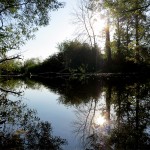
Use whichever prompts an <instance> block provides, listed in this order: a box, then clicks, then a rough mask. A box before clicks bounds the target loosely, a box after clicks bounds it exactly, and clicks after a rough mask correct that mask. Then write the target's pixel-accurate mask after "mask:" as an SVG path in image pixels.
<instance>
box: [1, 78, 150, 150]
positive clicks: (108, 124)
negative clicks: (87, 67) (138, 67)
mask: <svg viewBox="0 0 150 150" xmlns="http://www.w3.org/2000/svg"><path fill="white" fill-rule="evenodd" d="M1 80H2V81H1V84H0V85H1V88H2V89H1V97H0V98H1V99H7V102H6V103H5V107H4V102H2V101H1V104H0V107H1V111H0V117H1V118H0V119H1V120H0V121H2V120H5V123H4V124H2V123H1V124H0V127H1V128H0V131H1V134H2V133H3V134H4V135H6V134H8V133H9V134H10V133H11V134H12V135H13V134H16V132H17V136H20V137H21V136H23V135H26V134H27V132H26V130H28V127H31V124H34V122H37V120H38V119H40V121H43V122H45V121H48V122H49V123H50V124H51V126H52V134H53V136H57V137H58V136H59V137H60V138H62V139H66V141H67V143H68V144H66V145H63V146H62V148H63V149H64V150H89V149H90V150H97V149H108V150H109V149H110V150H111V149H116V150H120V149H135V150H138V149H142V150H146V149H149V146H150V128H149V125H150V111H149V110H150V82H149V80H148V79H144V80H143V79H142V80H139V79H138V80H134V81H133V80H131V79H130V80H129V79H117V80H116V79H107V80H104V79H99V78H90V79H82V80H77V79H72V80H69V79H59V78H57V79H38V80H37V79H34V80H33V79H32V80H31V79H26V80H18V79H17V80H13V79H8V80H6V79H1ZM6 89H7V91H6ZM8 89H9V90H8ZM11 91H15V92H18V91H20V92H21V93H20V94H19V95H17V94H16V93H15V94H14V93H11ZM4 97H5V98H4ZM8 100H9V101H10V102H9V103H8ZM11 102H16V103H17V105H15V107H14V104H13V105H12V103H11ZM29 110H30V111H29ZM4 114H5V115H4ZM25 116H26V117H25ZM37 118H38V119H37ZM10 124H11V125H10ZM18 124H19V125H18ZM4 126H8V127H7V128H6V127H4ZM10 126H11V128H10ZM18 132H19V133H18ZM30 143H31V142H30ZM4 144H5V143H3V147H4ZM28 149H32V148H29V147H28ZM39 149H42V148H39ZM47 149H48V148H47Z"/></svg>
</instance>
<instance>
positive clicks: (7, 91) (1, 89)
mask: <svg viewBox="0 0 150 150" xmlns="http://www.w3.org/2000/svg"><path fill="white" fill-rule="evenodd" d="M0 91H2V92H6V93H12V94H15V95H18V96H19V95H21V93H22V92H15V91H11V90H7V89H3V88H1V87H0Z"/></svg>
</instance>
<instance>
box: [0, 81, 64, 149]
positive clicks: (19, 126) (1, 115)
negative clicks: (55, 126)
mask: <svg viewBox="0 0 150 150" xmlns="http://www.w3.org/2000/svg"><path fill="white" fill-rule="evenodd" d="M3 81H6V82H1V84H0V85H1V88H0V149H6V150H7V149H16V150H17V149H18V150H21V149H29V150H30V149H31V150H34V149H35V150H37V149H39V150H48V149H51V150H58V149H61V146H62V145H64V144H66V140H64V139H61V138H60V137H55V136H53V135H52V127H51V124H50V123H49V122H42V121H40V118H38V117H37V116H36V113H37V112H36V110H32V109H30V108H28V106H27V105H26V104H24V103H23V101H22V100H21V94H22V92H20V91H19V92H17V91H15V87H17V86H18V85H19V86H22V85H24V83H23V82H21V81H20V80H12V79H11V80H10V79H9V80H3ZM6 83H7V84H6ZM8 83H9V84H8ZM32 87H33V88H34V87H35V86H32ZM10 94H14V95H16V96H17V98H16V100H11V99H10V98H9V96H10ZM19 98H20V100H19Z"/></svg>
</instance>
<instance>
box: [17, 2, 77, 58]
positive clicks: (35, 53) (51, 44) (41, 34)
mask: <svg viewBox="0 0 150 150" xmlns="http://www.w3.org/2000/svg"><path fill="white" fill-rule="evenodd" d="M59 1H60V0H59ZM61 1H63V2H66V5H65V7H64V8H61V9H58V11H54V12H51V13H50V14H51V21H50V25H48V26H46V27H42V28H40V29H39V31H38V32H36V33H35V39H33V40H30V41H27V42H26V44H25V45H24V46H22V47H21V48H20V51H21V52H22V53H21V55H22V56H23V58H24V59H28V58H35V57H39V58H40V59H45V58H47V57H48V56H50V55H52V54H54V53H56V52H58V50H57V48H56V47H57V44H58V43H61V42H63V41H65V40H70V39H72V38H73V36H74V31H75V26H73V24H72V21H71V17H72V15H71V13H72V9H73V8H75V6H76V3H77V0H61ZM16 53H17V51H16Z"/></svg>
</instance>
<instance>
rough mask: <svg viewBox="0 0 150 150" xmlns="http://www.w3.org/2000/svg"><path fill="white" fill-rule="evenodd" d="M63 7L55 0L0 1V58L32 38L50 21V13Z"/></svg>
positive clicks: (62, 4)
mask: <svg viewBox="0 0 150 150" xmlns="http://www.w3.org/2000/svg"><path fill="white" fill-rule="evenodd" d="M63 6H64V3H60V2H58V1H57V0H44V1H41V0H11V1H8V0H1V1H0V58H3V57H6V52H8V51H10V50H14V49H19V47H20V46H21V45H22V44H24V43H25V41H26V40H29V39H31V38H32V37H33V36H34V32H35V31H37V30H38V28H39V27H40V26H46V25H48V24H49V21H50V14H49V12H50V11H55V10H57V9H58V8H61V7H63Z"/></svg>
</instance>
